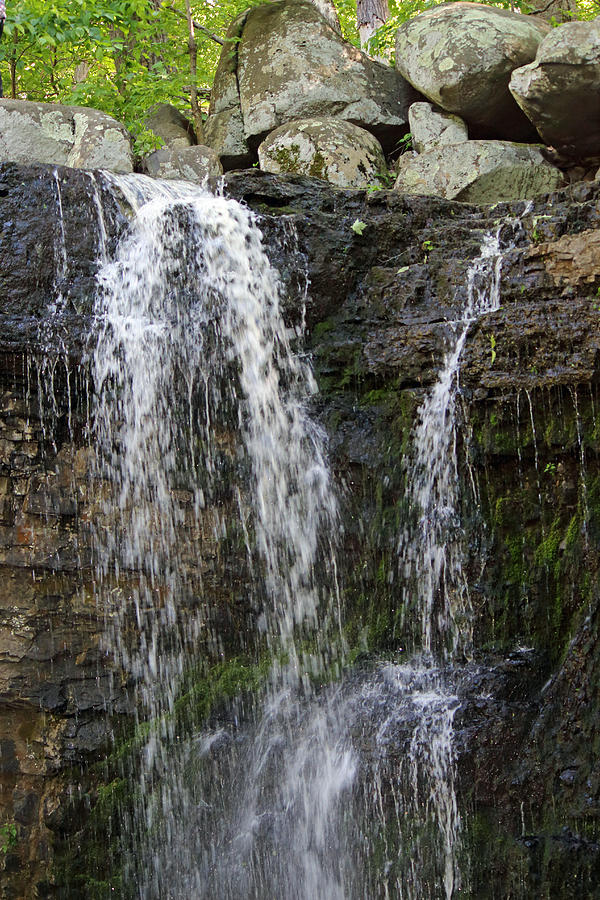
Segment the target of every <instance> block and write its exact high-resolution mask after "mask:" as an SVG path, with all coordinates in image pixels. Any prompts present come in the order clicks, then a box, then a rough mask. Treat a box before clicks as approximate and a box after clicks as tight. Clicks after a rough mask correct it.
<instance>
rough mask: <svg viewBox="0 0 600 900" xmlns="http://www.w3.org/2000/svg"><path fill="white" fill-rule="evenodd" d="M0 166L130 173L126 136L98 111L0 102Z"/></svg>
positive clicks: (121, 127)
mask: <svg viewBox="0 0 600 900" xmlns="http://www.w3.org/2000/svg"><path fill="white" fill-rule="evenodd" d="M0 162H19V163H32V162H40V163H49V164H51V165H57V166H71V167H72V168H74V169H107V170H108V171H110V172H121V173H127V172H132V171H133V154H132V151H131V138H130V135H129V132H128V131H127V130H126V129H125V127H124V126H123V125H121V124H120V123H119V122H117V121H116V119H113V118H111V116H108V115H106V113H103V112H100V111H99V110H97V109H88V108H86V107H83V106H61V105H60V104H55V103H31V102H29V101H28V100H0Z"/></svg>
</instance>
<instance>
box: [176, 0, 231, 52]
mask: <svg viewBox="0 0 600 900" xmlns="http://www.w3.org/2000/svg"><path fill="white" fill-rule="evenodd" d="M164 9H168V10H169V12H172V13H173V15H174V16H179V18H180V19H184V20H185V21H186V22H187V16H186V15H185V13H182V12H179V10H178V9H174V8H173V7H172V6H165V7H164ZM192 24H193V26H194V28H197V29H198V31H201V32H202V34H205V35H206V36H207V37H209V38H210V39H211V41H215V43H217V44H220V45H221V47H223V46H225V41H224V40H223V38H220V37H219V35H218V34H213V32H212V31H209V30H208V28H205V27H204V25H201V24H200V22H196V20H195V19H194V20H193V21H192Z"/></svg>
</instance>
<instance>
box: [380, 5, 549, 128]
mask: <svg viewBox="0 0 600 900" xmlns="http://www.w3.org/2000/svg"><path fill="white" fill-rule="evenodd" d="M548 30H549V26H548V25H547V24H546V23H545V22H540V21H537V20H536V19H532V18H530V17H528V16H523V15H520V14H517V13H511V12H508V11H507V10H504V9H494V8H493V7H490V6H483V5H481V4H479V3H449V4H444V5H442V6H438V7H436V8H435V9H431V10H428V11H427V12H424V13H421V15H420V16H417V17H416V18H414V19H409V20H408V21H407V22H405V23H404V24H403V25H402V26H401V27H400V28H399V29H398V32H397V34H396V68H397V69H398V70H399V71H400V72H401V73H402V75H403V76H404V78H406V79H407V81H409V82H410V83H411V84H412V85H413V86H414V87H415V88H416V89H417V90H418V91H420V92H421V93H422V94H424V95H425V97H427V99H428V100H431V101H433V102H434V103H436V104H437V105H438V106H441V107H442V109H445V110H446V111H447V112H451V113H455V114H456V115H458V116H461V118H463V119H464V120H465V121H466V123H467V125H468V126H469V131H470V133H471V134H472V135H473V136H474V137H497V138H503V139H505V140H513V141H523V140H535V138H536V135H535V129H534V128H533V126H532V125H531V123H530V121H529V119H527V117H526V116H525V115H524V113H523V112H522V111H521V109H520V108H519V107H518V105H517V103H516V102H515V100H514V98H513V97H512V95H511V93H510V91H509V90H508V83H509V81H510V76H511V73H512V71H513V69H516V68H517V67H518V66H523V65H525V64H527V63H530V62H531V61H532V60H533V59H535V54H536V51H537V48H538V46H539V44H540V42H541V40H542V38H543V37H544V36H545V35H546V34H547V33H548Z"/></svg>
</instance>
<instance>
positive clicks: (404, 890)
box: [92, 176, 501, 900]
mask: <svg viewBox="0 0 600 900" xmlns="http://www.w3.org/2000/svg"><path fill="white" fill-rule="evenodd" d="M113 183H114V185H115V189H117V190H119V191H120V192H121V193H122V194H124V196H125V197H126V199H127V201H128V203H129V204H130V205H131V207H132V208H133V209H134V210H135V211H136V215H135V219H134V221H133V223H132V227H131V230H130V233H129V234H128V236H127V237H126V238H125V239H124V240H123V241H122V242H121V245H120V248H119V250H118V253H117V256H116V258H115V259H114V260H113V261H109V260H106V261H105V263H104V265H103V267H102V269H101V272H100V275H99V292H98V302H97V310H96V321H97V335H98V336H97V342H96V346H95V350H94V353H93V361H92V362H93V366H92V368H93V377H94V382H95V386H96V408H95V419H94V420H95V426H94V429H95V430H94V437H95V442H96V447H97V453H96V460H97V462H96V471H95V478H96V479H97V481H98V482H99V483H100V485H101V490H100V491H99V492H98V493H99V494H100V496H101V498H102V499H101V501H100V502H99V504H98V509H97V515H96V518H95V521H94V523H93V526H92V527H93V531H94V535H95V551H96V570H97V579H96V580H97V590H98V594H99V596H100V597H101V600H102V603H103V604H104V606H105V607H106V608H107V609H108V629H107V632H108V643H109V645H110V647H111V649H112V651H113V653H114V654H115V655H116V657H117V659H118V660H119V661H120V663H121V664H122V666H123V669H124V671H125V672H126V673H129V675H130V676H131V678H132V679H133V681H134V682H135V685H136V686H137V690H138V691H140V692H141V694H142V698H143V705H144V709H145V718H146V717H147V719H148V724H146V725H145V726H144V727H143V728H141V729H140V734H141V735H142V736H141V737H139V738H138V741H139V744H140V747H141V760H140V762H139V765H138V776H137V777H138V787H137V790H136V791H135V799H134V802H133V811H132V813H131V815H130V818H129V819H127V820H126V822H125V826H124V831H125V832H126V834H127V835H128V839H129V846H128V852H127V854H126V864H125V871H124V888H123V893H124V894H125V895H126V896H127V895H132V896H139V897H140V898H155V897H156V898H169V897H173V898H180V897H193V898H213V900H220V898H222V900H234V898H235V900H238V898H256V900H259V898H260V900H269V898H275V897H281V898H286V900H288V898H290V900H292V898H298V900H300V898H302V900H309V898H310V900H313V898H316V897H318V898H327V900H330V898H331V900H337V898H339V900H342V898H343V900H352V898H375V897H386V898H406V900H421V898H423V900H424V898H431V900H433V898H438V897H439V898H444V897H445V898H446V900H449V898H450V897H451V896H452V895H453V893H454V892H455V890H456V889H457V887H458V885H459V883H460V873H459V863H458V855H459V849H460V818H459V814H458V809H457V802H456V794H455V790H454V751H453V746H452V722H453V717H454V712H455V710H456V707H457V705H458V699H457V697H456V696H455V693H454V691H453V690H452V689H451V687H447V686H446V683H445V680H444V678H443V675H442V672H441V669H440V665H439V664H436V663H435V662H434V652H438V651H439V650H440V649H441V648H442V647H443V648H445V650H446V652H447V653H449V654H452V653H453V652H455V651H456V650H457V649H461V650H463V651H465V650H468V643H469V641H468V611H469V610H468V594H467V591H466V585H465V581H464V577H463V573H462V545H461V537H460V520H459V512H458V508H459V496H458V473H457V456H456V453H457V451H456V434H455V432H456V417H455V410H454V407H455V398H456V391H457V380H458V372H459V365H460V356H461V353H462V350H463V347H464V344H465V340H466V336H467V332H468V329H469V327H470V325H471V324H472V323H473V321H474V320H475V319H476V318H477V317H478V316H479V315H482V314H483V313H484V312H486V311H488V310H490V309H493V308H494V306H496V305H497V303H498V289H499V274H500V259H501V256H500V250H499V238H498V237H497V236H496V237H495V238H487V239H486V240H485V241H484V244H483V247H482V252H481V255H480V257H479V258H478V259H477V260H476V261H475V263H474V264H473V265H472V267H471V270H470V272H469V282H468V301H467V304H466V307H465V310H464V312H463V315H462V317H461V319H460V321H459V322H457V323H454V325H453V338H452V340H451V341H450V345H449V347H448V350H447V353H446V357H445V361H444V364H443V367H442V371H441V374H440V377H439V379H438V383H437V384H436V386H435V387H434V389H433V390H432V392H431V393H430V394H429V396H428V398H427V399H426V400H425V402H424V403H423V405H422V407H421V409H420V412H419V425H418V426H417V429H416V431H415V436H414V454H413V457H412V459H413V461H412V463H411V465H410V468H409V470H408V472H407V475H408V478H407V482H408V484H409V500H410V502H411V504H412V506H413V507H414V508H415V509H416V510H418V511H419V514H418V519H419V522H418V525H417V526H416V527H415V528H414V529H407V530H406V532H405V533H404V534H403V535H402V536H401V539H400V542H399V556H400V559H401V567H402V569H403V576H404V580H405V582H406V584H407V585H408V587H407V588H406V594H405V597H404V602H405V606H406V607H407V608H408V609H416V610H418V615H419V617H420V621H421V643H422V649H423V654H422V656H420V657H418V658H417V659H416V660H415V661H414V662H413V663H412V664H403V665H393V664H391V663H388V664H386V665H383V666H374V667H373V666H372V667H370V668H368V669H365V670H359V671H357V672H355V673H354V674H351V675H350V676H348V677H345V678H344V679H342V681H341V682H340V683H338V684H335V685H334V686H330V687H323V688H321V689H316V688H315V687H314V684H315V683H316V682H318V681H319V680H320V679H321V680H322V679H323V678H324V676H326V677H327V678H329V676H330V675H331V674H333V675H336V674H339V668H340V666H339V663H340V662H341V660H342V651H341V641H340V640H339V631H338V629H339V596H338V588H337V580H336V579H337V576H336V565H335V555H334V552H333V546H334V544H335V535H336V531H337V529H338V523H337V509H336V503H335V500H334V497H333V494H332V491H331V488H330V484H329V482H330V477H329V474H328V470H327V465H326V461H325V454H324V439H323V435H322V433H321V432H320V430H319V429H318V428H317V427H316V426H315V425H314V424H313V423H312V422H311V421H310V419H309V418H308V416H307V413H306V410H305V405H304V404H305V401H306V400H307V399H308V398H309V397H310V395H311V394H312V393H313V391H314V383H313V379H312V375H311V373H310V370H309V368H308V367H307V365H306V364H305V363H304V362H302V361H301V360H299V359H298V357H297V356H294V354H293V353H292V352H291V349H290V336H289V334H288V331H287V330H286V328H285V326H284V324H283V320H282V317H281V312H280V296H279V294H280V287H279V283H278V279H277V277H276V275H275V273H274V272H273V270H272V268H271V266H270V265H269V263H268V261H267V258H266V256H265V253H264V251H263V249H262V246H261V236H260V232H259V230H258V227H257V224H256V222H255V220H254V218H253V216H252V214H251V213H250V212H249V211H247V210H245V209H244V208H242V207H240V206H239V205H238V204H236V203H235V202H233V201H228V200H225V199H224V198H222V197H215V196H212V195H210V194H208V193H205V192H203V191H200V190H199V189H195V188H192V187H189V186H184V185H165V184H160V183H156V182H150V181H148V180H145V179H141V178H138V177H133V176H132V177H128V178H119V179H113ZM95 196H96V195H95ZM103 234H105V232H103ZM102 247H103V248H104V249H105V248H106V240H105V239H104V240H103V241H102ZM182 398H183V402H182ZM232 533H234V534H236V535H237V536H238V538H239V537H240V536H241V538H242V540H243V542H244V543H245V552H244V556H245V559H246V566H247V570H248V572H247V577H243V576H242V573H239V574H240V579H239V584H238V590H239V591H242V592H245V593H246V594H247V596H246V598H245V604H244V609H245V610H246V613H245V618H244V620H243V626H242V628H243V627H247V628H249V629H252V631H253V637H251V638H249V639H248V644H249V647H250V650H251V651H252V652H253V653H255V654H257V653H260V652H263V653H265V654H266V656H267V657H268V658H269V659H270V663H269V665H268V675H267V676H266V679H265V682H264V684H263V687H262V688H261V689H260V690H259V691H257V692H256V693H255V695H254V698H253V699H252V700H250V701H249V700H247V698H243V697H242V698H241V699H238V700H237V701H232V702H231V704H230V706H229V707H228V708H227V709H226V710H225V711H224V712H223V714H222V715H220V716H216V717H215V716H213V717H212V718H211V719H210V720H209V723H208V724H207V725H205V726H204V727H203V728H201V729H199V730H198V729H192V730H191V731H187V732H184V731H183V730H182V727H181V726H182V722H181V719H180V717H179V716H178V704H179V703H180V698H179V695H180V693H181V691H182V690H183V689H184V687H186V688H187V686H188V685H189V673H190V671H191V672H193V671H194V670H196V669H197V667H198V656H199V655H202V654H204V655H205V656H206V657H207V658H212V659H215V658H218V656H219V653H220V651H221V649H222V642H223V636H222V634H221V633H220V631H219V628H218V625H217V624H215V622H216V617H215V614H214V612H215V611H214V610H213V609H211V606H210V601H209V600H208V599H207V598H208V597H209V596H210V595H211V590H207V589H205V584H204V580H205V579H206V580H207V581H208V580H209V578H208V576H206V575H204V576H203V575H202V569H203V565H202V564H200V563H199V560H200V559H201V558H204V557H205V556H206V555H207V554H208V555H209V556H212V557H215V558H216V557H218V556H219V554H220V553H221V550H220V548H221V547H222V546H225V545H226V543H227V540H229V538H230V536H231V534H232ZM198 572H200V574H198ZM212 588H214V585H212ZM212 593H213V594H214V589H213V590H212ZM465 634H466V637H465Z"/></svg>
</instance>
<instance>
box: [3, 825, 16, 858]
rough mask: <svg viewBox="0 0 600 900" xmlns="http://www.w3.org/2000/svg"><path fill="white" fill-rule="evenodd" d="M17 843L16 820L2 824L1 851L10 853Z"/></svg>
mask: <svg viewBox="0 0 600 900" xmlns="http://www.w3.org/2000/svg"><path fill="white" fill-rule="evenodd" d="M16 843H17V826H16V825H15V823H14V822H6V823H5V824H4V825H0V851H2V853H8V851H9V850H12V848H13V847H14V846H15V845H16Z"/></svg>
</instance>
